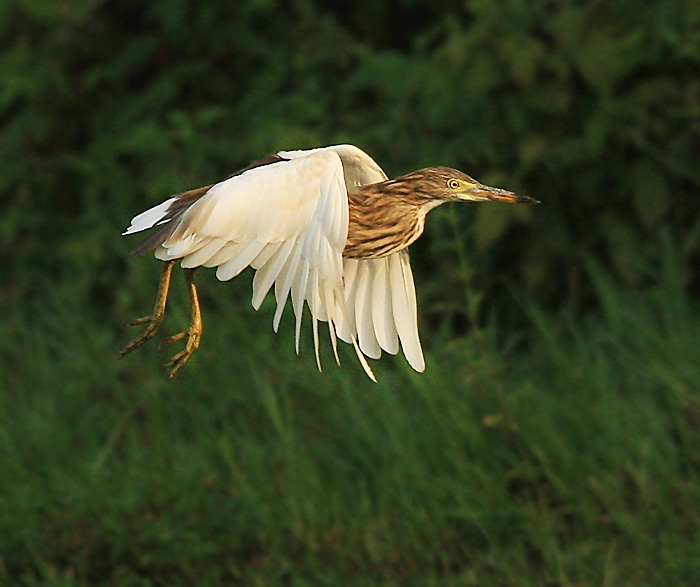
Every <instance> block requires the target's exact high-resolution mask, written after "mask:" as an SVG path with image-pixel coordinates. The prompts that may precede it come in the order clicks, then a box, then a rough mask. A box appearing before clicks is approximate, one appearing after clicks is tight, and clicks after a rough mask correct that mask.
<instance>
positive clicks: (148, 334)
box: [118, 261, 175, 358]
mask: <svg viewBox="0 0 700 587" xmlns="http://www.w3.org/2000/svg"><path fill="white" fill-rule="evenodd" d="M174 266H175V261H167V262H165V264H164V265H163V273H162V274H161V277H160V283H159V284H158V297H156V305H155V306H154V307H153V313H152V314H151V315H149V316H142V317H141V318H134V319H133V320H129V321H128V322H127V323H126V324H128V325H129V326H138V325H139V324H145V323H148V326H147V327H146V330H144V331H143V333H142V334H141V336H137V337H136V338H135V339H134V340H132V341H131V342H130V343H129V344H127V345H126V346H125V347H124V348H123V349H122V350H121V351H119V355H118V358H121V357H123V356H124V355H126V354H128V353H130V352H131V351H133V350H134V349H137V348H139V347H140V346H141V345H142V344H143V343H144V342H146V341H148V340H150V339H152V338H153V337H154V336H155V335H156V332H158V328H160V325H161V324H162V323H163V317H164V316H165V304H166V303H167V301H168V290H169V289H170V276H171V275H172V272H173V267H174Z"/></svg>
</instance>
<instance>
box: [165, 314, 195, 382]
mask: <svg viewBox="0 0 700 587" xmlns="http://www.w3.org/2000/svg"><path fill="white" fill-rule="evenodd" d="M183 338H187V342H186V343H185V348H184V349H183V350H181V351H180V352H179V353H177V354H176V355H174V356H173V357H172V358H171V359H170V360H169V361H168V362H167V363H166V364H165V366H166V367H172V369H171V370H170V378H171V379H172V378H173V377H175V374H176V373H177V372H178V371H179V370H180V369H182V368H183V367H184V366H185V363H187V361H189V360H190V357H191V356H192V354H193V353H194V352H195V351H196V350H197V349H198V348H199V341H200V340H201V338H202V322H201V321H199V322H198V323H197V322H195V323H193V324H190V327H189V328H188V329H187V330H185V331H183V332H180V333H178V334H175V335H174V336H169V337H168V338H164V339H163V340H162V342H161V344H172V343H174V342H177V341H179V340H182V339H183Z"/></svg>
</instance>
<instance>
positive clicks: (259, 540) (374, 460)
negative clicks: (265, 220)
mask: <svg viewBox="0 0 700 587" xmlns="http://www.w3.org/2000/svg"><path fill="white" fill-rule="evenodd" d="M698 65H700V4H699V3H698V2H696V1H693V0H654V1H649V2H642V3H634V2H628V1H626V0H609V1H606V2H593V1H586V0H577V1H573V2H572V1H569V2H562V1H552V0H547V1H545V0H535V1H525V0H501V1H493V0H471V1H469V2H462V1H458V0H433V1H431V2H422V1H420V0H394V1H385V2H376V1H371V0H359V1H357V2H336V3H328V2H318V1H315V0H292V1H290V2H281V1H277V0H247V1H240V2H214V1H202V0H200V1H198V2H195V1H193V0H154V1H152V2H148V3H142V2H135V1H134V0H124V1H119V2H99V1H97V0H63V1H61V2H55V1H52V0H11V1H10V2H4V3H0V80H2V81H1V83H0V160H2V162H3V165H2V166H1V167H0V258H2V262H0V312H1V313H2V316H3V319H2V320H1V321H0V583H4V584H12V585H27V586H29V585H40V584H50V585H66V586H68V585H115V586H116V585H118V586H120V587H121V586H126V585H194V584H196V585H230V584H241V585H266V586H267V585H277V584H283V585H341V584H342V585H346V584H358V585H360V584H361V585H371V584H378V585H379V584H381V585H441V586H442V585H479V586H489V585H494V586H495V585H538V586H539V585H561V586H573V585H577V586H580V585H634V586H635V587H637V586H639V585H659V586H662V585H663V586H666V585H693V584H694V583H695V582H696V581H697V576H698V574H699V573H700V568H698V562H697V561H699V560H700V531H699V530H700V529H699V528H698V522H697V516H696V515H695V513H696V510H697V507H696V504H697V503H698V501H699V498H700V496H699V495H698V487H700V483H699V482H700V479H698V471H700V454H699V453H698V449H697V447H698V446H699V443H698V429H699V426H700V416H699V412H698V405H700V397H698V395H697V394H698V392H697V390H698V389H699V385H698V383H699V382H700V373H698V365H697V349H698V348H699V347H700V323H699V322H698V307H697V291H698V288H697V286H698V281H697V274H698V272H697V270H698V258H699V254H698V253H699V248H700V214H699V212H700V206H698V201H700V200H699V199H698V198H697V193H698V190H699V189H700V171H699V168H698V165H697V159H698V153H699V152H700V142H699V141H698V137H699V136H700V80H699V78H698V76H697V71H698ZM337 142H351V143H354V144H357V145H359V146H361V147H362V148H364V149H366V150H367V151H368V152H369V153H370V154H372V155H373V156H375V157H376V159H377V161H378V162H379V163H380V164H381V165H382V166H383V167H384V168H385V169H386V170H387V172H388V173H389V174H390V175H398V174H400V173H404V172H407V171H410V170H412V169H416V168H419V167H420V166H425V165H452V166H456V167H459V168H462V169H463V170H465V171H467V172H468V173H470V174H472V175H474V176H475V177H477V178H479V179H480V180H482V181H484V182H485V183H490V184H492V185H500V186H502V187H506V188H509V189H513V190H516V191H521V192H523V193H526V194H529V195H532V196H534V197H536V198H538V199H540V200H542V202H543V204H542V205H540V206H537V207H530V208H526V207H515V206H513V207H507V206H499V205H496V204H493V205H486V204H484V205H479V206H476V205H475V206H457V205H454V206H443V207H442V208H440V209H438V210H437V211H435V212H433V213H431V216H430V218H429V220H428V227H427V231H426V235H425V236H424V237H423V238H422V239H421V241H419V242H418V243H417V244H416V245H415V246H414V247H413V248H412V257H413V261H414V266H415V273H416V277H417V282H418V283H417V289H418V292H419V296H420V298H421V300H420V306H421V331H422V337H423V340H424V342H425V347H426V349H427V351H428V352H427V355H428V356H427V362H428V370H427V372H426V373H425V374H422V375H418V374H415V373H413V372H411V371H410V368H409V367H407V366H406V365H405V364H404V363H403V361H402V359H388V360H387V359H385V360H384V361H383V362H382V363H380V364H379V365H378V366H377V368H376V370H377V374H378V375H379V378H380V384H379V385H378V386H377V388H378V389H377V390H376V391H375V390H374V387H375V386H373V385H371V384H370V383H369V382H368V381H367V380H366V379H365V378H364V376H363V375H362V373H361V370H360V368H359V367H358V366H357V365H356V363H355V359H354V357H353V355H352V351H349V350H348V349H347V348H345V349H342V350H341V351H342V357H343V363H344V365H343V367H342V368H338V367H335V366H334V365H332V364H331V363H332V359H331V353H330V350H329V349H328V348H327V347H324V349H323V351H324V359H325V360H324V364H325V365H326V366H325V367H324V373H323V374H319V373H317V372H316V371H315V364H314V361H313V358H312V353H311V352H310V348H309V347H308V346H306V347H305V348H304V350H303V351H302V357H300V358H297V357H296V356H295V355H294V352H293V344H292V343H291V342H290V332H291V330H292V326H291V322H290V317H289V316H286V317H285V319H284V320H283V324H282V326H281V333H282V334H281V336H278V337H275V336H273V335H272V334H271V333H270V329H269V323H270V322H271V319H272V313H273V312H272V310H271V307H270V305H269V304H268V305H264V306H263V309H262V310H261V314H262V316H260V315H254V312H253V311H252V309H251V308H250V306H249V301H248V299H249V295H250V294H249V290H250V284H249V282H248V281H247V279H246V277H245V276H242V277H241V278H239V279H237V280H234V281H233V282H231V283H226V284H220V283H218V282H217V281H216V280H215V279H214V278H213V276H212V275H210V274H206V273H203V274H202V275H201V276H199V275H198V279H199V280H201V285H202V287H201V290H202V296H203V303H204V309H205V316H204V319H205V323H206V325H207V330H206V332H205V337H206V339H205V343H204V345H203V348H202V349H201V350H200V351H198V355H197V356H196V357H195V358H194V359H193V360H192V363H191V364H190V365H188V367H187V368H186V370H185V371H184V372H183V373H182V376H181V377H180V378H179V379H178V380H176V381H175V382H173V383H172V384H171V383H168V382H166V380H165V379H164V374H163V371H162V369H161V368H160V367H159V363H161V362H162V361H163V359H164V357H165V351H160V350H159V349H158V348H157V345H155V344H151V345H146V347H144V348H143V349H142V350H141V351H139V354H138V355H135V356H129V357H128V358H127V359H125V360H123V361H120V362H117V361H114V360H113V357H114V355H115V353H116V350H117V349H118V348H119V346H120V342H123V339H124V338H125V337H126V336H127V335H125V334H124V333H123V332H122V331H121V329H119V327H118V324H119V323H120V322H121V321H123V320H124V319H125V318H128V317H131V316H133V315H136V314H138V313H139V312H143V311H144V310H145V309H146V308H149V307H150V304H151V303H152V295H153V294H154V288H155V283H156V280H157V276H158V271H159V270H158V267H157V264H156V263H155V262H154V261H153V260H150V259H139V260H135V259H129V258H128V257H127V252H128V250H129V249H130V248H131V246H133V244H134V243H133V241H132V242H128V241H127V240H126V239H122V238H121V237H120V236H119V233H120V232H121V231H122V230H123V229H124V227H125V226H126V225H127V224H128V221H129V219H130V218H131V217H132V216H133V215H134V214H136V213H138V212H139V211H141V210H143V209H145V208H146V207H148V206H150V205H153V204H155V203H157V202H159V201H161V200H162V199H163V198H165V197H166V196H167V195H169V194H171V193H175V192H179V191H182V190H184V189H188V188H191V187H196V186H199V185H203V184H206V183H210V182H211V181H214V180H216V179H219V178H222V177H225V176H226V175H228V174H229V173H230V172H232V171H234V170H235V169H237V168H239V167H241V166H244V165H246V164H247V163H248V162H249V161H251V160H253V159H256V158H259V157H261V156H263V155H265V154H267V153H269V152H273V151H275V150H279V149H292V148H305V147H313V146H319V145H326V144H332V143H337ZM504 286H505V287H504ZM178 296H179V297H178ZM533 300H537V303H535V302H533ZM167 320H168V321H167V322H166V325H165V328H166V329H168V330H169V332H171V331H176V324H177V325H182V324H184V323H185V321H186V320H187V308H186V306H185V304H184V300H183V297H182V292H181V290H179V289H176V292H175V299H174V300H173V302H172V303H171V304H170V306H169V312H168V318H167ZM170 329H172V330H170ZM307 334H308V333H307ZM370 388H373V389H370Z"/></svg>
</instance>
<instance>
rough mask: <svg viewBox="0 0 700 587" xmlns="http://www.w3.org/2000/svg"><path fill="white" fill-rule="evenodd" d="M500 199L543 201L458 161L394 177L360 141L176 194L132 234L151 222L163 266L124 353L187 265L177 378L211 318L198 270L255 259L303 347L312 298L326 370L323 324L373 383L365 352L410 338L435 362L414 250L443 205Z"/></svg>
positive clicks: (415, 353) (232, 270)
mask: <svg viewBox="0 0 700 587" xmlns="http://www.w3.org/2000/svg"><path fill="white" fill-rule="evenodd" d="M489 200H490V201H496V202H507V203H518V204H537V203H539V202H538V201H537V200H535V199H534V198H531V197H528V196H524V195H520V194H517V193H514V192H511V191H508V190H505V189H500V188H495V187H489V186H487V185H484V184H482V183H480V182H478V181H477V180H475V179H473V178H472V177H470V176H469V175H467V174H465V173H463V172H461V171H459V170H457V169H452V168H449V167H427V168H424V169H420V170H418V171H413V172H411V173H408V174H406V175H402V176H400V177H396V178H394V179H389V178H388V177H387V175H386V173H384V171H383V170H382V168H381V167H379V165H378V164H377V163H376V162H375V161H374V159H372V158H371V157H370V156H369V155H368V154H367V153H365V152H364V151H363V150H361V149H360V148H359V147H356V146H354V145H349V144H344V145H332V146H328V147H320V148H314V149H307V150H293V151H280V152H278V153H276V154H274V155H268V156H266V157H264V158H262V159H260V160H258V161H254V162H253V163H251V164H250V165H248V166H247V167H245V168H243V169H241V170H239V171H237V172H236V173H234V174H233V175H231V176H229V177H228V178H227V179H225V180H224V181H221V182H219V183H216V184H211V185H207V186H204V187H200V188H197V189H192V190H189V191H185V192H183V193H180V194H177V195H174V196H172V197H170V198H168V199H166V200H165V201H164V202H162V203H160V204H158V205H157V206H154V207H152V208H150V209H148V210H146V211H145V212H142V213H141V214H138V215H137V216H135V217H134V218H133V219H132V220H131V223H130V225H129V227H128V228H127V229H126V231H125V232H124V233H123V235H132V234H136V233H140V232H142V231H145V230H149V229H152V231H151V232H150V234H148V236H146V238H145V239H144V240H143V241H142V242H141V243H140V244H139V245H138V246H137V247H136V248H135V249H134V250H133V251H132V254H135V255H138V254H142V253H145V252H148V251H151V250H153V251H154V254H155V257H156V258H157V259H159V260H160V261H163V268H162V273H161V277H160V282H159V286H158V293H157V296H156V302H155V306H154V309H153V312H152V313H151V314H149V315H147V316H143V317H140V318H136V319H133V320H130V321H128V322H127V324H129V325H132V326H137V325H146V327H145V329H144V330H143V332H142V333H141V334H140V335H139V336H137V337H136V338H134V339H133V340H132V341H131V342H129V343H128V344H127V345H126V346H125V347H124V348H123V349H122V350H121V351H120V352H119V355H118V356H119V357H123V356H125V355H126V354H128V353H130V352H131V351H133V350H135V349H137V348H139V347H140V346H141V345H143V344H144V343H145V342H147V341H148V340H150V339H152V338H153V337H154V336H155V335H156V333H157V331H158V329H159V328H160V326H161V324H162V322H163V318H164V315H165V308H166V302H167V299H168V291H169V288H170V280H171V274H172V271H173V267H174V265H175V263H176V262H177V261H180V266H181V268H182V269H183V271H184V277H185V282H186V285H187V291H188V294H189V301H190V308H191V319H190V324H189V326H188V328H187V329H186V330H184V331H182V332H180V333H178V334H175V335H174V336H170V337H167V338H165V339H163V343H168V344H169V343H174V342H177V341H180V340H184V341H185V345H184V348H183V349H182V350H181V351H180V352H178V353H177V354H175V355H174V356H173V357H172V358H171V359H170V361H169V362H168V363H167V364H166V367H169V368H170V377H171V378H172V377H173V376H174V375H175V374H176V373H177V372H178V371H180V369H181V368H182V367H183V366H184V365H185V364H186V363H187V361H188V360H189V359H190V357H191V356H192V354H193V353H194V352H195V351H196V350H197V348H199V346H200V341H201V336H202V331H203V322H202V313H201V308H200V302H199V295H198V290H197V286H196V284H195V282H194V272H195V270H196V269H197V268H198V267H212V268H213V267H216V276H217V278H218V279H219V280H221V281H227V280H229V279H232V278H233V277H235V276H237V275H238V274H239V273H241V271H243V270H244V269H245V268H246V267H248V266H250V267H252V268H253V269H254V270H255V275H254V277H253V283H252V289H253V296H252V304H253V307H254V308H255V309H256V310H257V309H259V308H260V306H261V304H262V302H263V300H264V298H265V297H266V296H267V294H268V292H269V291H270V289H271V288H273V287H274V295H275V298H276V302H277V306H276V310H275V313H274V318H273V323H272V326H273V330H274V331H275V332H277V330H278V327H279V325H280V320H281V318H282V314H283V312H284V309H285V307H286V306H287V302H288V300H289V299H291V305H292V309H293V313H294V315H295V329H294V330H295V350H296V352H297V354H298V353H299V346H300V337H301V334H300V333H301V325H302V316H303V314H304V306H305V305H306V306H307V307H308V309H309V311H310V315H311V330H312V335H313V345H314V352H315V356H316V363H317V366H318V369H319V370H321V359H320V355H319V332H318V323H319V322H327V323H328V331H329V336H330V341H331V346H332V349H333V353H334V356H335V359H336V361H337V362H338V363H340V360H339V357H338V343H337V340H338V339H340V340H342V341H344V342H346V343H349V344H351V345H352V346H353V348H354V349H355V352H356V354H357V357H358V359H359V362H360V364H361V365H362V368H363V369H364V371H365V373H366V374H367V376H368V377H369V378H370V379H372V380H373V381H376V377H375V375H374V373H373V371H372V369H371V367H370V366H369V363H368V361H367V360H366V357H369V358H371V359H379V358H380V356H381V353H382V351H385V352H387V353H389V354H392V355H396V354H397V353H398V351H399V346H400V347H401V348H402V350H403V354H404V356H405V358H406V360H407V361H408V363H409V365H410V366H411V367H412V368H413V369H415V370H416V371H418V372H422V371H423V370H424V369H425V359H424V356H423V351H422V348H421V343H420V339H419V334H418V314H417V304H416V290H415V285H414V281H413V275H412V272H411V265H410V259H409V253H408V247H409V246H410V245H411V244H412V243H414V242H415V241H416V240H417V239H418V238H419V237H420V236H421V234H422V233H423V229H424V227H425V218H426V215H427V214H428V212H430V211H431V210H433V209H434V208H436V207H437V206H440V205H441V204H443V203H446V202H484V201H489Z"/></svg>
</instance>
